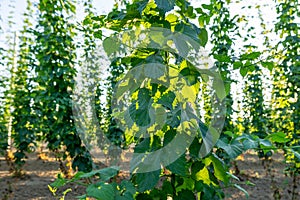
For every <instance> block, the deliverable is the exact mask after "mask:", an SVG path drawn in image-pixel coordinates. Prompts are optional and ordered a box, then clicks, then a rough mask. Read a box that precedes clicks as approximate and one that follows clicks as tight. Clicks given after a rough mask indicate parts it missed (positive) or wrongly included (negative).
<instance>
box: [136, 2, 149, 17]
mask: <svg viewBox="0 0 300 200" xmlns="http://www.w3.org/2000/svg"><path fill="white" fill-rule="evenodd" d="M148 2H149V0H142V1H139V2H137V3H136V4H137V6H138V11H139V12H140V14H142V12H143V11H144V10H145V8H146V7H147V4H148Z"/></svg>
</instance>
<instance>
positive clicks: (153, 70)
mask: <svg viewBox="0 0 300 200" xmlns="http://www.w3.org/2000/svg"><path fill="white" fill-rule="evenodd" d="M165 69H166V67H165V66H164V65H162V64H160V63H149V64H146V65H145V69H144V71H145V76H146V77H149V78H153V79H158V78H159V77H161V76H163V75H164V74H165Z"/></svg>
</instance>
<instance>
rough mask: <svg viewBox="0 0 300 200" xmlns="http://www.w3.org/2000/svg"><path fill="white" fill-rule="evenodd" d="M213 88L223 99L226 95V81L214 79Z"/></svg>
mask: <svg viewBox="0 0 300 200" xmlns="http://www.w3.org/2000/svg"><path fill="white" fill-rule="evenodd" d="M213 89H214V90H215V91H216V94H217V96H218V98H219V99H221V100H223V99H224V98H225V97H226V95H227V94H226V91H225V88H224V83H223V81H222V80H220V79H214V81H213Z"/></svg>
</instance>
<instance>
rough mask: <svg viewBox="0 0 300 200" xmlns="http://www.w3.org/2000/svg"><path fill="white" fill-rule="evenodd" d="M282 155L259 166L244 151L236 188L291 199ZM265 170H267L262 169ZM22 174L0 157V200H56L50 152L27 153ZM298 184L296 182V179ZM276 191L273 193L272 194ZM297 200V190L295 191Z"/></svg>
mask: <svg viewBox="0 0 300 200" xmlns="http://www.w3.org/2000/svg"><path fill="white" fill-rule="evenodd" d="M283 161H284V158H283V156H282V154H280V153H277V154H275V155H274V156H273V157H272V160H271V162H265V164H262V160H259V159H258V157H257V155H256V154H255V153H254V152H248V153H246V154H245V155H244V156H243V157H240V159H238V160H237V166H238V169H239V171H240V173H239V174H238V175H237V177H239V179H240V182H237V183H238V184H239V185H240V186H242V187H243V188H244V189H246V190H247V191H248V193H249V195H250V197H249V198H248V199H249V200H268V199H270V200H271V199H276V198H274V194H275V195H277V197H280V198H277V199H281V200H292V196H291V193H292V181H293V180H292V178H290V177H289V176H286V175H285V174H284V169H285V167H286V165H285V164H284V162H283ZM266 165H269V167H267V168H268V169H271V170H266V167H264V166H266ZM24 170H25V171H26V175H25V176H24V177H23V178H17V177H13V176H12V174H11V173H10V172H9V167H8V165H7V163H6V161H5V159H4V157H0V199H1V200H40V199H49V200H52V199H58V198H55V197H54V196H53V195H52V194H51V192H50V191H49V189H48V184H50V183H52V182H53V181H54V180H55V178H56V176H57V174H58V173H59V162H58V161H56V160H55V159H54V156H53V155H51V154H50V153H46V154H44V156H43V158H42V159H41V158H39V156H38V155H37V154H36V153H33V154H30V155H29V158H28V160H27V162H26V164H25V166H24ZM247 181H248V182H251V183H253V186H250V185H247V184H245V183H246V182H247ZM297 182H298V184H299V179H298V180H297ZM275 191H276V192H275ZM296 191H297V193H298V197H297V198H296V199H300V187H298V188H297V189H296ZM83 192H84V191H83V188H80V187H77V186H72V192H70V193H68V194H67V195H66V197H65V199H66V200H73V199H76V198H75V197H76V196H78V195H81V194H82V193H83ZM225 194H226V198H225V199H226V200H234V199H238V200H243V199H247V198H246V196H245V194H244V193H243V192H242V191H240V190H238V189H235V188H226V189H225Z"/></svg>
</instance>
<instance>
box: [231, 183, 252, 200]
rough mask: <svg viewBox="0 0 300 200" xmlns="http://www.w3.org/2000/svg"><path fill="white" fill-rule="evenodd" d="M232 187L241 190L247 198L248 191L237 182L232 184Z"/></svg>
mask: <svg viewBox="0 0 300 200" xmlns="http://www.w3.org/2000/svg"><path fill="white" fill-rule="evenodd" d="M234 187H235V188H237V189H239V190H240V191H242V192H243V193H244V194H245V195H246V197H247V198H249V193H248V192H247V191H246V190H245V189H244V188H242V187H241V186H239V185H238V184H234Z"/></svg>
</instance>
